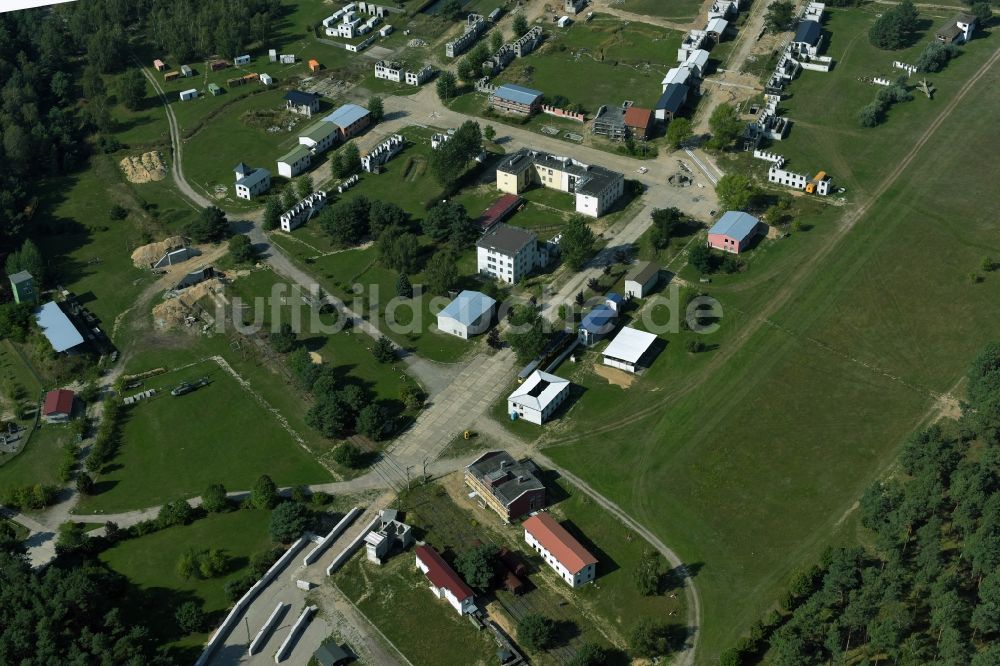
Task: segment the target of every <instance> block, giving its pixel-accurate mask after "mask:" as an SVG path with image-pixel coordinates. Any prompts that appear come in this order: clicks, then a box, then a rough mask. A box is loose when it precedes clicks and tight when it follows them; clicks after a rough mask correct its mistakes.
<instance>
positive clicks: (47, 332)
mask: <svg viewBox="0 0 1000 666" xmlns="http://www.w3.org/2000/svg"><path fill="white" fill-rule="evenodd" d="M35 322H36V323H37V324H38V328H40V329H41V330H42V334H43V335H44V336H45V338H46V339H47V340H48V341H49V344H50V345H52V349H54V350H56V352H64V351H69V350H70V349H73V348H74V347H76V346H78V345H81V344H83V336H82V335H80V331H78V330H77V328H76V326H75V325H74V324H73V322H72V321H70V319H69V317H67V316H66V313H65V312H63V311H62V308H60V307H59V304H58V303H56V302H55V301H49V302H48V303H46V304H45V305H43V306H42V307H40V308H39V309H38V311H37V312H35Z"/></svg>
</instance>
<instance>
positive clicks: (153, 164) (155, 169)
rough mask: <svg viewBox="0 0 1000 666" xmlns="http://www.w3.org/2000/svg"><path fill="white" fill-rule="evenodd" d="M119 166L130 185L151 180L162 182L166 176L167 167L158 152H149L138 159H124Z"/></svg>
mask: <svg viewBox="0 0 1000 666" xmlns="http://www.w3.org/2000/svg"><path fill="white" fill-rule="evenodd" d="M120 165H121V168H122V172H123V173H124V174H125V177H126V178H128V180H129V182H131V183H148V182H150V181H151V180H163V179H164V178H166V176H167V165H166V164H165V163H164V162H163V155H162V154H160V151H158V150H151V151H150V152H148V153H143V154H142V155H139V156H138V157H126V158H124V159H123V160H122V161H121V162H120Z"/></svg>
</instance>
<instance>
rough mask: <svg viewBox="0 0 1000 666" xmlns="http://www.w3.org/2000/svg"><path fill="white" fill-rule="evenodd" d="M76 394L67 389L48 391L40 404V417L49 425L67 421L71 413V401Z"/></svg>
mask: <svg viewBox="0 0 1000 666" xmlns="http://www.w3.org/2000/svg"><path fill="white" fill-rule="evenodd" d="M75 397H76V394H75V393H73V392H72V391H69V390H67V389H59V390H56V391H49V392H48V393H46V394H45V402H43V403H42V417H43V418H44V419H45V420H46V421H48V422H49V423H63V422H65V421H69V417H70V415H71V414H72V413H73V399H74V398H75Z"/></svg>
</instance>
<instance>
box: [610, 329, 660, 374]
mask: <svg viewBox="0 0 1000 666" xmlns="http://www.w3.org/2000/svg"><path fill="white" fill-rule="evenodd" d="M655 342H656V336H655V335H653V334H652V333H647V332H646V331H640V330H639V329H637V328H630V327H628V326H625V327H624V328H622V330H620V331H619V332H618V335H616V336H615V339H614V340H612V341H611V342H610V343H609V344H608V346H607V347H606V348H605V349H604V365H608V366H611V367H612V368H618V369H619V370H624V371H625V372H635V370H636V367H637V366H638V365H639V359H641V358H642V356H643V355H644V354H645V353H646V352H648V351H649V349H650V348H651V347H652V346H653V343H655Z"/></svg>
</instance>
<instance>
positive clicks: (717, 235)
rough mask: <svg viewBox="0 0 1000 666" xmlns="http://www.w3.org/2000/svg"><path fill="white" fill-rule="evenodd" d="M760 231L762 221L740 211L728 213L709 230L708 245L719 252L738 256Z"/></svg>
mask: <svg viewBox="0 0 1000 666" xmlns="http://www.w3.org/2000/svg"><path fill="white" fill-rule="evenodd" d="M759 230H760V220H758V219H757V218H756V217H754V216H753V215H750V214H749V213H744V212H742V211H738V210H730V211H726V214H725V215H723V216H722V217H721V218H719V221H718V222H716V223H715V224H714V225H713V226H712V228H711V229H709V230H708V245H709V247H714V248H715V249H717V250H722V251H724V252H732V253H733V254H738V253H739V252H740V251H741V250H744V249H746V247H747V245H748V244H749V243H750V241H751V240H753V237H754V236H756V235H757V232H758V231H759Z"/></svg>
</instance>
